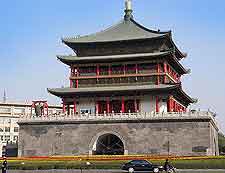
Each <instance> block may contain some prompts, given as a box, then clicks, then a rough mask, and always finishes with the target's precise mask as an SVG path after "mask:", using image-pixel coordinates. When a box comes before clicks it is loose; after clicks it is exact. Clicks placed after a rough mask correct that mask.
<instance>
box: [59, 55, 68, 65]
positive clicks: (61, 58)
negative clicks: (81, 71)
mask: <svg viewBox="0 0 225 173" xmlns="http://www.w3.org/2000/svg"><path fill="white" fill-rule="evenodd" d="M56 58H57V60H59V61H61V62H62V63H63V64H66V65H68V66H70V64H71V63H70V62H69V61H67V60H65V59H64V58H63V56H60V55H57V56H56Z"/></svg>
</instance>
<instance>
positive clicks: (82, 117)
mask: <svg viewBox="0 0 225 173" xmlns="http://www.w3.org/2000/svg"><path fill="white" fill-rule="evenodd" d="M168 119H211V120H212V121H213V122H214V123H215V124H216V120H215V116H214V114H213V113H212V112H206V111H205V112H204V111H201V112H200V111H198V112H186V113H181V112H179V113H176V112H167V113H148V112H145V113H109V114H107V113H106V114H88V113H86V114H73V115H67V114H59V115H49V116H42V117H37V116H21V117H20V120H19V122H51V121H54V122H55V121H96V120H98V121H106V120H108V121H110V120H168Z"/></svg>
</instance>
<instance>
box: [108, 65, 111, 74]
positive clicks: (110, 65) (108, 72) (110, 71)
mask: <svg viewBox="0 0 225 173" xmlns="http://www.w3.org/2000/svg"><path fill="white" fill-rule="evenodd" d="M108 73H109V75H111V74H112V67H111V65H109V72H108Z"/></svg>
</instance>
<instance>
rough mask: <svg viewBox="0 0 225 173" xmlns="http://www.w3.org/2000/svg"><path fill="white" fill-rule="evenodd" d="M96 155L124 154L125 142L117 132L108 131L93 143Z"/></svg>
mask: <svg viewBox="0 0 225 173" xmlns="http://www.w3.org/2000/svg"><path fill="white" fill-rule="evenodd" d="M92 154H95V155H124V144H123V142H122V140H121V139H120V138H119V137H118V136H117V135H115V134H111V133H106V134H103V135H101V136H99V137H98V139H97V140H96V141H95V143H94V145H93V150H92Z"/></svg>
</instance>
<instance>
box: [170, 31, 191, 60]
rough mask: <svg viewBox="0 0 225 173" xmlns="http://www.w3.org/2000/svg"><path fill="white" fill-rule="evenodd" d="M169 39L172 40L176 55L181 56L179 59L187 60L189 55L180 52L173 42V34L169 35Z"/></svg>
mask: <svg viewBox="0 0 225 173" xmlns="http://www.w3.org/2000/svg"><path fill="white" fill-rule="evenodd" d="M167 38H168V39H169V40H170V42H171V44H172V45H173V47H174V53H178V54H179V55H180V57H179V58H178V59H179V60H181V59H183V58H186V57H187V53H184V52H182V51H180V49H178V47H177V45H176V44H175V42H174V41H173V38H172V32H171V33H170V34H169V35H168V37H167Z"/></svg>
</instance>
